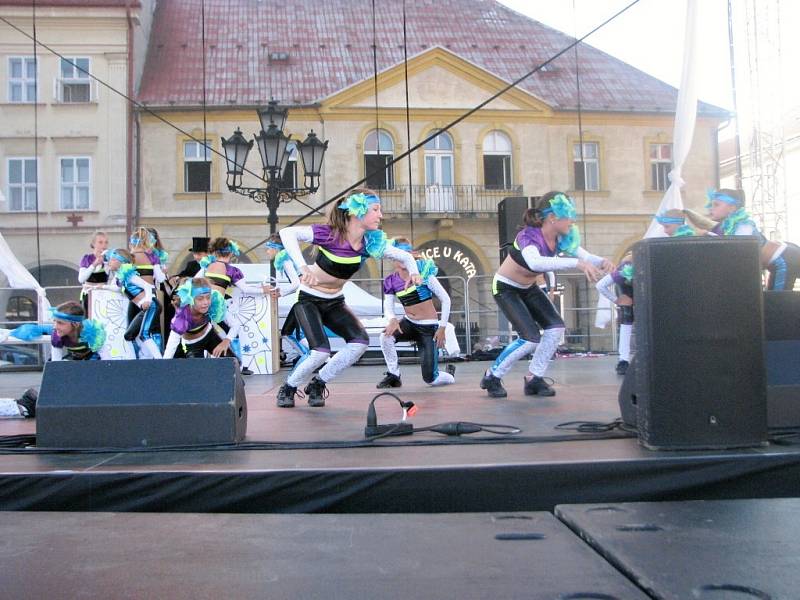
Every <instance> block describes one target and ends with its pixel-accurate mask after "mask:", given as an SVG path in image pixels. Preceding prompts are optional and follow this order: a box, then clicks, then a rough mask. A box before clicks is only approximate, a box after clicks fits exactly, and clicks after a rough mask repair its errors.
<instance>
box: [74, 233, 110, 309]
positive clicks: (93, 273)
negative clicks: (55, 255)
mask: <svg viewBox="0 0 800 600" xmlns="http://www.w3.org/2000/svg"><path fill="white" fill-rule="evenodd" d="M89 247H90V248H91V249H92V251H91V253H89V254H84V255H83V257H82V258H81V260H80V263H79V264H78V282H79V283H81V285H83V289H81V302H82V303H83V310H84V311H85V312H86V313H87V314H88V311H89V290H90V289H91V288H92V287H94V286H97V285H102V284H104V283H106V282H108V273H107V272H106V266H105V258H104V256H103V253H104V252H105V251H106V250H107V249H108V236H107V235H106V234H105V233H104V232H102V231H95V232H94V233H93V234H92V239H91V241H90V242H89Z"/></svg>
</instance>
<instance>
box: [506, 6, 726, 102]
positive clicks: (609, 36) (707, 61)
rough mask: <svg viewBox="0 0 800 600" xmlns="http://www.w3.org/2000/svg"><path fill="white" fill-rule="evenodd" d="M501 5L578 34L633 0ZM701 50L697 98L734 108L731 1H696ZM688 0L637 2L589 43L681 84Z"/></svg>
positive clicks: (591, 37) (641, 68)
mask: <svg viewBox="0 0 800 600" xmlns="http://www.w3.org/2000/svg"><path fill="white" fill-rule="evenodd" d="M498 1H499V2H500V3H501V4H504V5H506V6H508V7H509V8H511V9H513V10H515V11H517V12H519V13H522V14H524V15H526V16H528V17H531V18H532V19H535V20H537V21H539V22H541V23H544V24H545V25H548V26H550V27H553V28H555V29H558V30H559V31H562V32H564V33H566V34H568V35H571V36H574V37H577V38H580V37H582V36H584V35H585V34H586V33H588V32H589V31H591V30H592V29H594V28H595V27H597V26H598V25H599V24H600V23H602V22H603V21H605V20H606V19H608V18H609V17H610V16H612V15H613V14H615V13H616V12H618V11H620V10H621V9H623V8H624V7H625V6H627V5H628V4H630V3H631V0H498ZM698 2H699V4H698V7H699V10H700V15H699V22H700V23H701V29H700V31H701V33H700V37H701V39H702V44H701V45H702V52H700V53H698V55H697V57H696V63H695V68H696V69H697V70H698V74H699V79H698V81H699V87H698V98H699V99H700V100H703V101H705V102H710V103H711V104H715V105H717V106H721V107H723V108H727V109H731V108H732V107H733V101H732V93H731V90H732V86H731V71H730V60H729V46H728V12H727V6H728V3H727V0H698ZM685 20H686V0H639V2H638V3H637V4H636V5H634V6H633V7H631V8H630V9H628V10H627V11H626V12H624V13H623V14H622V15H620V16H619V17H617V18H616V19H614V20H613V21H611V22H610V23H609V24H608V25H605V26H604V27H603V28H602V29H600V30H599V31H597V32H596V33H593V34H592V35H591V36H589V37H588V38H587V39H586V40H585V42H586V43H587V44H589V45H591V46H594V47H595V48H599V49H600V50H603V51H604V52H607V53H608V54H611V55H612V56H614V57H616V58H619V59H621V60H623V61H625V62H626V63H628V64H630V65H633V66H634V67H636V68H638V69H640V70H642V71H645V72H646V73H649V74H650V75H654V76H655V77H657V78H659V79H661V80H662V81H665V82H667V83H669V84H670V85H672V86H674V87H676V88H677V87H680V80H681V69H682V64H683V37H684V36H683V34H684V28H685Z"/></svg>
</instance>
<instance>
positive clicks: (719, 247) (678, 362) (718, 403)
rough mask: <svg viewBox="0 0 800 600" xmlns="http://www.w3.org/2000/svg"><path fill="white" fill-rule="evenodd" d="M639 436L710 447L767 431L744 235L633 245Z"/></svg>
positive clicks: (754, 272) (651, 444)
mask: <svg viewBox="0 0 800 600" xmlns="http://www.w3.org/2000/svg"><path fill="white" fill-rule="evenodd" d="M633 262H634V272H635V276H634V279H633V286H634V292H635V298H636V302H635V304H634V315H635V320H636V326H635V333H636V348H637V368H636V390H637V392H638V393H637V400H638V411H637V428H638V430H639V441H640V442H641V443H642V444H643V445H644V446H645V447H647V448H651V449H666V450H668V449H672V450H680V449H700V448H703V449H719V448H735V447H747V446H755V445H761V444H763V443H764V442H765V441H766V439H767V401H766V396H767V385H766V372H765V366H764V343H763V338H764V333H763V332H764V321H763V305H762V302H763V299H762V292H761V266H760V263H759V247H758V241H757V240H756V238H754V237H749V236H748V237H706V236H704V237H692V238H677V239H676V238H654V239H646V240H642V241H640V242H638V243H637V244H636V245H635V246H634V250H633Z"/></svg>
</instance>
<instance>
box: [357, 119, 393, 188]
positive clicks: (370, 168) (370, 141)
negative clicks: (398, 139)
mask: <svg viewBox="0 0 800 600" xmlns="http://www.w3.org/2000/svg"><path fill="white" fill-rule="evenodd" d="M392 159H394V141H393V140H392V136H391V135H389V134H388V133H387V132H386V131H385V130H383V129H377V130H376V129H373V130H372V131H370V132H369V134H368V135H367V138H366V139H365V140H364V175H366V177H367V187H370V188H372V189H373V190H391V189H394V167H392V166H387V164H388V163H389V162H391V161H392Z"/></svg>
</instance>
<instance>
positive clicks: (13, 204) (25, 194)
mask: <svg viewBox="0 0 800 600" xmlns="http://www.w3.org/2000/svg"><path fill="white" fill-rule="evenodd" d="M36 180H37V174H36V159H35V158H9V159H8V210H10V211H14V212H17V211H19V212H23V211H29V210H36Z"/></svg>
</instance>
